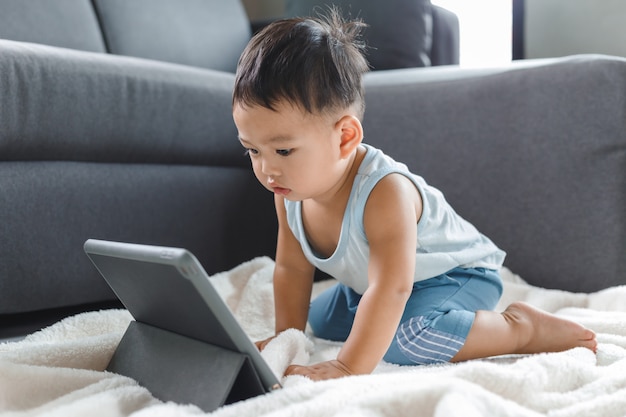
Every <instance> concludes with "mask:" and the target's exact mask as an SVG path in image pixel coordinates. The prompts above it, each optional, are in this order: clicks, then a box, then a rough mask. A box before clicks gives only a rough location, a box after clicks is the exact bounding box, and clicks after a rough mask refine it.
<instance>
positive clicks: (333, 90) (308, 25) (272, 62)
mask: <svg viewBox="0 0 626 417" xmlns="http://www.w3.org/2000/svg"><path fill="white" fill-rule="evenodd" d="M365 26H366V25H365V24H364V23H363V22H362V21H360V20H352V21H346V20H344V19H343V18H342V17H341V15H340V13H339V11H338V10H337V9H335V8H330V9H329V10H328V14H327V15H326V16H319V17H315V18H293V19H283V20H278V21H276V22H273V23H271V24H269V25H268V26H267V27H266V28H264V29H263V30H262V31H260V32H259V33H258V34H257V35H255V36H254V37H253V38H252V39H251V40H250V42H249V43H248V45H247V47H246V49H245V50H244V52H243V53H242V55H241V57H240V59H239V64H238V66H237V74H236V79H235V89H234V93H233V104H236V103H239V104H242V105H244V106H246V105H247V106H254V105H260V106H263V107H266V108H268V109H271V110H275V105H276V103H278V102H279V101H280V100H287V101H288V102H290V103H291V104H293V105H296V106H300V107H301V108H302V109H304V110H306V111H307V112H308V113H311V114H314V113H318V114H323V113H328V112H332V111H336V110H339V109H346V108H349V107H351V106H353V105H356V110H357V112H358V116H359V117H362V116H363V112H364V109H365V100H364V92H363V86H362V76H363V74H364V73H366V72H367V71H368V70H369V66H368V63H367V60H366V59H365V56H364V50H365V44H364V43H363V42H362V41H361V37H360V36H361V32H362V30H363V28H364V27H365Z"/></svg>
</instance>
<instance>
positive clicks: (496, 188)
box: [364, 56, 626, 292]
mask: <svg viewBox="0 0 626 417" xmlns="http://www.w3.org/2000/svg"><path fill="white" fill-rule="evenodd" d="M366 102H367V110H366V114H365V119H364V130H365V137H366V141H368V142H369V143H371V144H372V145H375V146H379V147H381V148H382V149H383V150H385V151H387V152H388V153H389V154H391V155H392V156H394V157H396V158H398V159H399V160H401V161H403V162H405V163H406V164H407V165H408V166H409V167H410V168H412V169H413V170H414V171H415V172H416V173H418V174H420V175H423V176H424V178H425V179H426V181H428V182H430V183H431V184H433V185H435V186H437V187H438V188H439V189H441V190H442V191H443V193H444V195H446V197H447V198H448V200H449V201H450V202H451V203H452V205H453V207H455V208H456V209H457V211H458V212H459V213H460V214H461V215H462V216H464V217H466V218H467V219H468V220H470V221H471V222H472V223H474V224H475V225H476V226H477V227H478V229H479V230H481V231H482V232H484V233H485V234H486V235H487V236H489V237H490V238H492V239H493V240H494V241H495V242H496V244H498V245H499V246H500V247H501V248H502V249H504V250H505V251H506V252H507V259H506V261H505V265H507V266H509V267H510V268H511V269H512V270H513V271H514V272H516V273H518V274H520V275H521V276H522V277H523V278H524V279H526V280H528V281H529V282H530V283H532V284H535V285H539V286H542V287H548V288H559V289H564V290H570V291H585V292H590V291H596V290H599V289H602V288H606V287H609V286H612V285H618V284H625V283H626V275H624V271H625V270H626V256H624V254H625V253H626V211H625V210H624V208H625V207H626V171H625V169H626V168H625V167H626V59H624V58H616V57H607V56H576V57H569V58H562V59H553V60H540V61H526V62H520V63H515V64H512V65H510V66H507V67H506V68H494V69H491V70H482V71H477V70H464V69H459V68H456V69H452V68H444V69H443V71H442V72H437V71H436V69H435V68H429V69H414V70H398V71H394V72H390V73H387V74H382V73H377V74H371V75H370V76H368V78H367V79H366Z"/></svg>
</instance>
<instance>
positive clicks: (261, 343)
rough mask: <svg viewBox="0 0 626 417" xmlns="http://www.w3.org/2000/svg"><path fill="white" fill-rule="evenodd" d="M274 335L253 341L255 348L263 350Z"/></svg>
mask: <svg viewBox="0 0 626 417" xmlns="http://www.w3.org/2000/svg"><path fill="white" fill-rule="evenodd" d="M275 337H276V335H274V336H271V337H268V338H267V339H265V340H259V341H258V342H254V344H255V345H256V347H257V349H259V350H263V349H265V346H267V344H268V343H269V342H270V341H271V340H272V339H274V338H275Z"/></svg>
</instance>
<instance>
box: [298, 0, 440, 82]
mask: <svg viewBox="0 0 626 417" xmlns="http://www.w3.org/2000/svg"><path fill="white" fill-rule="evenodd" d="M329 4H334V5H336V6H338V7H339V8H340V10H341V11H342V13H343V14H344V15H346V16H351V17H358V18H361V19H362V20H363V21H364V22H365V23H367V24H368V28H367V29H366V30H365V33H364V38H365V41H366V42H367V45H368V53H367V55H368V56H367V59H368V61H369V63H370V65H371V67H372V69H374V70H384V69H393V68H410V67H425V66H430V58H429V55H430V50H431V45H432V14H431V11H432V8H431V4H430V0H387V1H384V2H383V1H380V0H364V1H356V2H355V1H354V0H332V1H330V0H287V1H286V14H287V16H290V17H293V16H301V17H303V16H311V15H315V14H316V13H317V12H323V11H324V10H325V7H326V6H327V5H329Z"/></svg>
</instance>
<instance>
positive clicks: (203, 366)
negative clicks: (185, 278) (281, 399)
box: [107, 321, 265, 412]
mask: <svg viewBox="0 0 626 417" xmlns="http://www.w3.org/2000/svg"><path fill="white" fill-rule="evenodd" d="M107 371H110V372H115V373H118V374H121V375H124V376H127V377H130V378H133V379H134V380H136V381H137V382H138V383H139V384H140V385H141V386H143V387H145V388H147V389H148V390H149V391H150V392H151V393H152V395H154V396H155V397H156V398H158V399H160V400H162V401H173V402H176V403H180V404H194V405H197V406H198V407H200V408H201V409H202V410H204V411H205V412H210V411H213V410H215V409H216V408H218V407H220V406H222V405H224V404H230V403H233V402H236V401H239V400H243V399H246V398H250V397H253V396H256V395H259V394H263V393H265V390H264V389H263V385H262V384H261V380H260V379H259V376H258V375H257V373H256V370H255V369H254V367H253V366H252V363H251V361H250V359H249V358H248V356H247V355H245V354H242V353H238V352H233V351H230V350H227V349H223V348H221V347H219V346H214V345H211V344H209V343H205V342H202V341H199V340H196V339H191V338H188V337H185V336H182V335H179V334H176V333H173V332H169V331H166V330H162V329H159V328H156V327H154V326H150V325H148V324H145V323H140V322H137V321H132V322H131V323H130V324H129V326H128V329H127V330H126V333H125V334H124V337H122V340H121V341H120V344H119V346H118V347H117V350H116V351H115V353H114V354H113V357H112V358H111V362H110V363H109V366H108V367H107Z"/></svg>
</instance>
